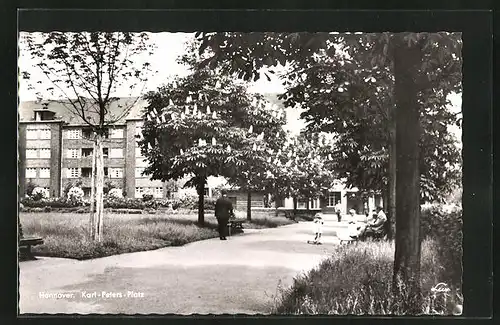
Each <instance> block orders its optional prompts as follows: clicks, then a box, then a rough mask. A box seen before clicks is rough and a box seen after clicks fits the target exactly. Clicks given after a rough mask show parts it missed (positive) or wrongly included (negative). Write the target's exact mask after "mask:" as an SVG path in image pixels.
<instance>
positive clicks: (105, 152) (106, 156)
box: [102, 148, 109, 158]
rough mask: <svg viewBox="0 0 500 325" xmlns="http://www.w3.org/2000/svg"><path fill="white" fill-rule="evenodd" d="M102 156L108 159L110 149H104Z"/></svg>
mask: <svg viewBox="0 0 500 325" xmlns="http://www.w3.org/2000/svg"><path fill="white" fill-rule="evenodd" d="M102 155H103V156H104V158H108V157H109V149H108V148H102Z"/></svg>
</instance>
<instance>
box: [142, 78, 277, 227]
mask: <svg viewBox="0 0 500 325" xmlns="http://www.w3.org/2000/svg"><path fill="white" fill-rule="evenodd" d="M146 99H147V100H148V101H149V105H148V106H147V107H146V109H145V112H144V118H145V124H144V127H143V136H144V137H143V139H142V140H141V141H140V142H139V145H140V146H141V150H142V152H143V153H144V155H145V157H146V158H147V159H148V160H149V166H148V167H147V168H146V169H145V171H144V173H145V174H149V175H151V178H152V179H161V180H172V179H174V180H175V179H180V178H183V177H185V176H189V177H190V179H189V180H188V182H187V183H186V185H185V186H194V187H195V188H196V189H197V193H198V197H199V204H198V222H199V223H200V224H203V223H204V206H203V203H204V189H205V185H206V182H207V178H208V177H209V176H222V177H226V178H228V179H230V180H232V181H233V182H234V183H240V185H242V182H243V181H245V184H243V185H245V186H246V185H248V186H247V187H245V189H251V186H250V185H249V184H247V183H246V179H249V180H252V178H251V176H252V175H254V174H255V173H256V172H255V171H254V168H255V169H257V168H260V167H259V166H260V163H261V160H262V159H260V158H259V157H262V156H263V152H264V150H266V149H267V148H269V147H277V146H279V139H281V138H283V134H284V131H283V130H282V125H283V124H284V121H285V119H284V116H283V114H279V113H278V111H276V110H274V108H269V106H268V105H266V102H265V100H264V99H263V98H262V97H261V96H258V95H254V94H250V93H248V92H247V90H246V86H245V85H244V84H237V83H235V82H233V80H232V79H231V78H229V77H224V76H220V75H218V73H217V71H212V70H210V69H193V71H192V73H191V74H189V75H188V76H186V77H183V78H178V79H177V80H175V81H174V82H171V83H168V84H166V85H165V86H163V87H161V88H159V89H158V90H157V91H154V92H150V93H149V94H147V95H146ZM266 139H270V140H272V141H268V140H266ZM245 177H250V178H245Z"/></svg>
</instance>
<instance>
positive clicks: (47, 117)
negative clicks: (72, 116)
mask: <svg viewBox="0 0 500 325" xmlns="http://www.w3.org/2000/svg"><path fill="white" fill-rule="evenodd" d="M34 112H35V121H51V120H53V119H54V116H55V115H56V113H55V112H53V111H49V110H48V109H47V108H44V109H36V110H35V111H34Z"/></svg>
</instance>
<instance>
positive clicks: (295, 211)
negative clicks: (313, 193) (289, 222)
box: [293, 196, 297, 219]
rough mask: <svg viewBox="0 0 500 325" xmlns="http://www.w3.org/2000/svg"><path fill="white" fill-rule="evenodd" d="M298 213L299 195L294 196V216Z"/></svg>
mask: <svg viewBox="0 0 500 325" xmlns="http://www.w3.org/2000/svg"><path fill="white" fill-rule="evenodd" d="M296 215H297V197H296V196H294V197H293V218H294V219H295V216H296Z"/></svg>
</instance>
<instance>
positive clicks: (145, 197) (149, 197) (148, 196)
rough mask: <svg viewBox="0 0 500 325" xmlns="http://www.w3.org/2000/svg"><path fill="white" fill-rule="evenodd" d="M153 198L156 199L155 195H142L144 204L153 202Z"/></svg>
mask: <svg viewBox="0 0 500 325" xmlns="http://www.w3.org/2000/svg"><path fill="white" fill-rule="evenodd" d="M153 198H154V197H153V194H143V195H142V200H143V201H144V202H147V201H151V200H152V199H153Z"/></svg>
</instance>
